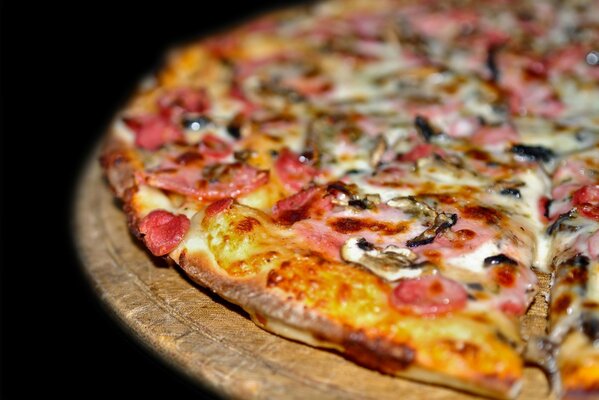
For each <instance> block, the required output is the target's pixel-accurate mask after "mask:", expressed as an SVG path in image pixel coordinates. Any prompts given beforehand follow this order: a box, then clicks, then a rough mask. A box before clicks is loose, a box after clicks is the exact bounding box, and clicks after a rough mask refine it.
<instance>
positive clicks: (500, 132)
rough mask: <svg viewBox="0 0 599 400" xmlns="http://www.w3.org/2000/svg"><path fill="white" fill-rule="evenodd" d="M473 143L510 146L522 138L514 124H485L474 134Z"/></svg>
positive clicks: (484, 145)
mask: <svg viewBox="0 0 599 400" xmlns="http://www.w3.org/2000/svg"><path fill="white" fill-rule="evenodd" d="M471 140H472V143H474V144H475V145H477V146H482V147H486V146H497V145H503V146H509V145H510V144H513V143H518V142H519V141H520V138H519V136H518V132H516V130H515V129H514V127H513V126H512V125H509V124H504V125H501V126H483V127H482V128H480V129H478V130H477V131H476V133H474V135H472V138H471Z"/></svg>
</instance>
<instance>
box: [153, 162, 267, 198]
mask: <svg viewBox="0 0 599 400" xmlns="http://www.w3.org/2000/svg"><path fill="white" fill-rule="evenodd" d="M145 179H146V182H147V183H148V184H149V185H151V186H154V187H157V188H159V189H164V190H169V191H172V192H176V193H180V194H183V195H186V196H190V197H194V198H196V199H197V200H199V201H214V200H218V199H222V198H224V197H237V196H240V195H243V194H247V193H250V192H253V191H254V190H256V189H257V188H258V187H260V186H262V185H264V184H266V183H267V182H268V171H261V170H258V169H256V168H254V167H252V166H249V165H247V164H244V163H238V162H237V163H232V164H212V165H208V166H206V167H204V168H198V167H197V166H195V165H193V166H182V167H180V168H175V169H166V170H157V171H153V172H147V173H146V174H145Z"/></svg>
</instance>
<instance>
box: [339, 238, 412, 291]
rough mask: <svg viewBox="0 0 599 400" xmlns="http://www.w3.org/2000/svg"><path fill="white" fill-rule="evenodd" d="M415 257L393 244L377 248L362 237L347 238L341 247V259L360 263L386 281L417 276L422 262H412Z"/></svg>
mask: <svg viewBox="0 0 599 400" xmlns="http://www.w3.org/2000/svg"><path fill="white" fill-rule="evenodd" d="M417 257H418V256H417V255H416V254H414V253H413V252H412V251H410V250H409V249H405V248H400V247H397V246H393V245H389V246H387V247H385V248H384V249H383V250H379V249H377V248H376V247H375V246H374V245H373V244H372V243H369V242H368V241H366V239H364V238H351V239H348V240H347V241H346V242H345V243H344V244H343V247H341V258H342V259H343V260H345V261H348V262H352V263H356V264H360V265H362V266H363V267H366V268H368V269H369V270H370V271H372V272H373V273H374V274H376V275H378V276H380V277H381V278H383V279H386V280H388V281H395V280H397V279H400V278H407V277H409V278H412V277H416V276H419V275H420V274H421V273H422V268H423V267H424V264H414V261H415V260H416V259H417Z"/></svg>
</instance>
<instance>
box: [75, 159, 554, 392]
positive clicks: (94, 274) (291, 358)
mask: <svg viewBox="0 0 599 400" xmlns="http://www.w3.org/2000/svg"><path fill="white" fill-rule="evenodd" d="M74 211H75V228H74V229H75V237H76V238H77V239H76V241H77V243H76V244H77V248H78V251H79V254H80V257H81V260H82V264H83V265H82V266H83V268H84V270H85V272H86V274H87V276H88V277H89V280H90V281H91V283H92V285H93V287H94V288H95V290H96V291H97V294H98V296H99V297H100V298H101V300H102V301H103V302H104V303H105V304H106V305H107V306H108V308H109V309H110V310H112V311H113V313H114V315H115V316H116V318H117V319H118V320H119V321H120V322H122V324H123V325H124V326H126V327H127V328H129V331H130V333H131V334H132V335H133V336H135V337H136V338H137V339H138V340H140V341H141V342H142V343H144V344H145V345H146V346H147V347H148V348H149V349H151V350H152V351H153V352H154V353H155V354H156V355H157V356H158V357H160V358H162V359H164V360H165V361H166V362H167V363H168V364H170V365H171V366H172V367H173V368H175V369H177V370H178V371H180V372H181V373H183V374H184V375H187V376H188V377H190V378H191V379H192V380H193V381H195V382H197V383H199V384H201V385H202V386H204V387H206V386H207V387H209V388H211V389H213V390H214V391H216V392H217V393H220V394H222V395H224V396H226V397H230V398H239V399H373V400H385V399H389V400H391V399H393V400H397V399H402V400H408V399H427V400H447V399H474V398H476V396H472V395H469V394H465V393H460V392H457V391H454V390H451V389H445V388H442V387H437V386H431V385H426V384H420V383H415V382H411V381H408V380H405V379H400V378H395V377H391V376H386V375H383V374H380V373H378V372H375V371H371V370H368V369H366V368H363V367H360V366H358V365H356V364H354V363H352V362H351V361H348V360H346V359H345V358H343V356H341V355H339V354H336V353H334V352H331V351H327V350H320V349H315V348H312V347H309V346H307V345H304V344H301V343H297V342H294V341H291V340H287V339H284V338H281V337H279V336H276V335H273V334H271V333H268V332H266V331H264V330H262V329H260V328H258V327H257V326H256V325H254V324H253V323H252V321H251V320H250V319H249V318H248V316H247V315H246V314H245V312H244V311H243V310H241V309H240V308H239V307H237V306H235V305H232V304H230V303H227V302H226V301H224V300H221V299H220V298H219V297H218V296H216V295H214V294H212V293H211V292H210V291H208V290H206V289H204V288H202V287H199V286H198V285H196V284H194V283H192V282H191V281H190V280H188V279H187V278H186V277H185V276H184V274H183V273H182V272H181V270H179V269H178V268H176V267H169V266H167V265H166V263H165V262H164V261H163V260H161V259H155V258H153V257H152V256H151V255H150V254H149V253H148V252H146V251H145V250H144V248H143V247H142V246H141V245H140V244H139V243H138V242H137V240H136V239H135V238H134V237H133V236H132V235H131V234H130V233H129V231H128V229H127V225H126V218H125V215H124V214H123V213H122V212H121V210H120V205H119V204H118V202H116V201H115V200H114V197H113V195H112V193H111V192H110V190H109V189H108V185H107V183H106V182H105V180H104V179H103V177H102V174H101V171H100V167H99V165H98V162H97V154H94V157H92V158H91V159H90V160H89V162H88V164H87V166H86V168H85V170H84V171H83V174H82V176H81V180H80V182H79V187H78V190H77V195H76V201H75V210H74ZM540 299H541V297H539V301H537V302H536V304H535V305H533V308H532V310H531V312H529V316H528V317H527V320H526V321H525V327H527V328H528V329H530V330H531V331H535V332H539V331H542V330H543V329H544V321H545V317H544V313H545V312H546V310H545V309H546V305H545V303H544V301H541V300H540ZM525 377H526V381H525V385H524V388H523V391H522V394H521V395H520V397H519V399H520V400H525V399H526V400H533V399H549V398H552V396H551V395H550V394H549V392H550V390H549V387H548V384H547V381H546V379H545V377H544V375H543V374H542V372H541V371H540V370H538V369H535V368H527V369H526V372H525Z"/></svg>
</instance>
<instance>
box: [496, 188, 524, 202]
mask: <svg viewBox="0 0 599 400" xmlns="http://www.w3.org/2000/svg"><path fill="white" fill-rule="evenodd" d="M499 194H501V195H503V196H511V197H514V198H516V199H519V198H521V197H522V193H520V190H519V189H516V188H513V187H507V188H504V189H501V190H500V191H499Z"/></svg>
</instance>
